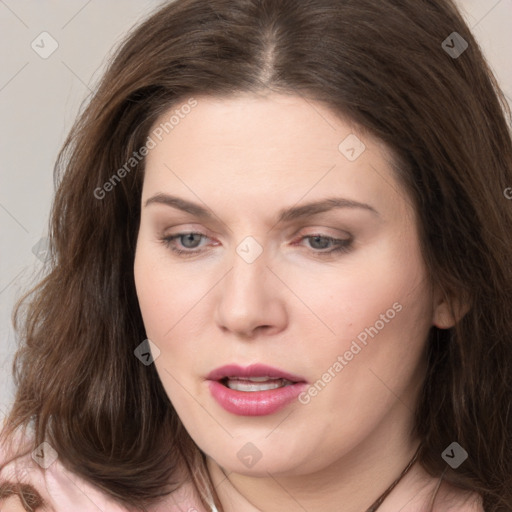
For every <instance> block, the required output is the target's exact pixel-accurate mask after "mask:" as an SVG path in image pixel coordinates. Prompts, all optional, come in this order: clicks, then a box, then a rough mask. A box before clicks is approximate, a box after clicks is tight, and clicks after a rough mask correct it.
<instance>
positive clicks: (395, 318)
mask: <svg viewBox="0 0 512 512" xmlns="http://www.w3.org/2000/svg"><path fill="white" fill-rule="evenodd" d="M183 104H184V105H186V104H187V103H185V102H184V103H183ZM188 105H193V107H183V108H181V109H180V107H179V105H178V106H175V107H173V108H172V109H171V110H170V111H169V113H168V114H166V115H164V116H162V118H161V119H159V120H158V122H157V123H156V124H155V126H154V127H153V131H152V133H151V134H150V137H151V138H152V140H153V142H154V144H153V143H152V144H151V146H154V147H152V149H150V151H149V154H148V156H147V165H146V171H145V178H144V187H143V193H142V213H141V223H140V231H139V235H138V242H137V250H136V259H135V280H136V287H137V294H138V299H139V303H140V308H141V311H142V315H143V318H144V323H145V327H146V333H147V337H148V338H149V339H150V340H151V342H152V343H153V344H154V346H156V347H158V351H156V350H155V351H154V355H155V356H157V357H156V359H155V363H154V364H155V365H156V370H157V372H158V374H159V376H160V379H161V381H162V383H163V386H164V388H165V390H166V392H167V394H168V396H169V398H170V400H171V402H172V404H173V405H174V407H175V409H176V411H177V413H178V415H179V417H180V418H181V421H182V422H183V424H184V426H185V428H186V429H187V431H188V432H189V433H190V435H191V437H192V438H193V439H194V441H195V442H196V443H197V445H198V446H199V447H200V448H201V449H202V450H203V451H204V452H205V453H206V454H208V455H209V456H211V457H212V458H213V459H214V460H215V461H216V462H217V463H218V464H219V465H220V466H222V467H223V468H225V469H227V470H229V471H235V472H238V473H244V474H252V475H266V473H267V472H271V473H273V474H283V475H284V474H290V475H292V474H306V473H310V472H312V471H315V470H321V469H322V468H326V467H328V466H330V465H332V464H334V463H336V461H339V460H342V459H343V458H346V459H347V458H349V457H352V456H354V455H356V454H357V453H362V451H366V453H370V452H371V453H376V452H377V451H378V449H379V447H381V446H385V445H389V443H392V442H393V439H394V437H393V436H395V437H396V436H397V435H400V436H402V437H401V439H402V442H403V440H404V438H403V436H404V435H409V432H410V427H411V424H412V416H413V410H414V403H415V400H416V398H417V393H418V389H419V387H420V386H421V382H422V380H423V377H424V370H425V361H424V360H425V357H424V354H425V352H424V348H425V341H426V338H427V334H428V331H429V328H430V327H431V325H432V323H433V319H434V314H435V305H434V301H433V297H432V295H431V293H430V288H429V286H428V283H427V280H426V272H425V268H424V264H423V261H422V255H421V253H420V248H419V239H418V233H417V229H416V218H415V212H414V209H413V207H412V205H411V202H410V201H409V200H408V197H407V196H406V194H405V192H404V190H403V188H402V186H401V185H400V184H399V183H398V182H397V180H396V178H395V176H394V175H393V171H392V169H391V166H390V163H389V161H390V154H389V153H388V152H387V151H386V148H385V147H383V146H382V145H381V144H379V143H378V142H377V141H376V140H374V139H373V138H371V137H369V136H367V135H362V134H359V133H357V132H356V131H355V130H354V129H353V128H352V126H351V125H350V124H348V123H347V122H344V121H342V120H340V119H339V118H337V117H335V116H334V114H333V113H332V112H331V111H330V110H329V109H327V108H326V107H325V106H323V105H322V104H320V103H316V102H313V101H309V100H308V101H306V100H304V99H302V98H301V97H299V96H284V95H277V94H274V93H273V94H270V95H268V96H266V97H263V96H256V95H249V94H244V95H238V96H232V97H228V98H207V97H197V98H196V99H195V101H189V103H188ZM176 110H177V111H178V114H179V115H178V114H176V115H175V118H174V121H169V119H170V117H171V115H172V114H173V113H175V111H176ZM166 122H168V124H167V125H165V123H166ZM166 132H167V133H166ZM160 139H161V140H160ZM361 143H363V144H364V146H362V145H361ZM187 233H197V234H195V235H193V234H192V235H191V234H188V235H187ZM177 251H182V252H181V253H179V252H177ZM142 341H143V340H141V342H142ZM254 365H256V366H254ZM269 367H270V368H269Z"/></svg>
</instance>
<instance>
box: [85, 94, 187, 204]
mask: <svg viewBox="0 0 512 512" xmlns="http://www.w3.org/2000/svg"><path fill="white" fill-rule="evenodd" d="M196 106H197V100H196V99H194V98H189V100H188V101H187V103H185V104H183V105H181V107H180V108H177V109H175V110H174V112H173V113H172V114H171V116H170V117H169V119H168V120H167V121H164V122H162V123H160V124H159V125H158V126H157V127H156V128H154V129H153V130H152V131H151V134H150V135H148V138H147V139H146V142H145V144H144V145H143V146H142V147H141V148H139V150H138V151H134V152H133V153H132V156H131V157H130V158H128V160H127V161H126V162H125V164H124V165H123V166H122V167H120V168H119V169H118V170H117V171H116V172H115V173H114V174H112V176H111V177H110V178H109V179H108V180H107V181H105V183H103V185H102V186H101V187H96V188H95V189H94V197H95V198H96V199H98V200H102V199H104V198H105V197H106V195H107V194H108V193H109V192H112V190H114V188H115V187H116V186H117V185H118V184H119V183H121V180H122V179H123V178H124V177H125V176H126V175H128V174H130V172H131V171H133V169H135V168H136V167H137V165H138V164H139V163H140V162H141V161H142V160H143V159H144V157H145V156H147V155H148V153H149V152H150V151H151V150H152V149H154V148H156V146H157V144H158V143H159V142H161V141H162V140H163V138H164V134H168V133H170V132H171V131H172V130H174V128H175V127H176V126H177V125H178V124H179V123H180V122H181V120H182V119H185V117H186V116H187V115H188V114H190V112H191V111H192V109H193V108H194V107H196Z"/></svg>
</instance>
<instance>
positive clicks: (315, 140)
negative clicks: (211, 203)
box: [144, 93, 403, 202]
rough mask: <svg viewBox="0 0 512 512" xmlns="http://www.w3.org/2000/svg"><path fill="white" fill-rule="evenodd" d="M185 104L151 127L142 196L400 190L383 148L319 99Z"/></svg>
mask: <svg viewBox="0 0 512 512" xmlns="http://www.w3.org/2000/svg"><path fill="white" fill-rule="evenodd" d="M187 104H191V102H190V101H188V102H187V100H186V99H185V100H184V101H183V102H182V103H181V104H180V103H178V104H176V105H174V106H173V107H171V108H170V109H169V110H168V112H166V113H165V114H164V115H162V116H161V117H160V118H159V119H158V120H157V121H156V122H155V124H154V125H153V127H152V129H151V133H150V136H151V137H152V138H153V140H154V141H155V147H154V148H153V149H152V150H151V151H150V152H149V154H148V156H147V157H146V173H145V183H144V189H145V191H146V193H145V194H144V195H145V196H146V198H147V195H148V194H149V193H153V194H154V193H157V192H171V191H175V190H176V189H180V190H182V191H183V192H184V193H185V194H186V196H188V197H189V198H191V199H192V198H193V195H191V192H192V193H194V192H195V193H196V195H199V192H201V193H202V194H206V195H207V196H208V197H214V196H215V197H218V199H219V201H220V200H224V201H225V200H226V198H227V200H228V201H230V202H232V201H236V200H237V198H239V199H242V198H249V197H252V198H254V197H266V198H269V197H270V196H272V194H274V193H276V196H277V195H278V196H279V199H280V201H281V202H282V200H283V199H285V200H286V199H287V198H289V201H290V202H296V201H298V200H299V199H300V195H305V194H307V195H308V196H309V197H308V199H314V198H318V197H320V196H325V195H326V194H331V193H332V192H333V191H336V192H340V193H341V192H343V193H345V194H346V195H348V196H349V197H351V198H353V199H355V200H359V201H364V202H368V201H369V200H370V199H373V200H374V201H375V200H376V201H377V202H379V201H380V202H382V201H383V200H384V199H385V198H386V197H388V199H390V198H391V196H392V195H393V194H394V195H395V196H396V195H397V194H398V195H399V196H402V195H403V191H402V190H401V187H400V186H399V184H398V183H397V182H396V180H395V178H394V176H393V174H394V173H393V170H392V167H391V152H390V151H389V150H388V149H387V148H386V147H385V146H384V145H383V144H382V143H381V142H380V141H378V140H377V139H375V138H373V137H371V136H369V135H367V134H364V135H363V134H362V133H360V132H359V131H358V130H356V128H355V127H354V125H353V123H350V122H349V121H348V120H344V119H342V118H340V117H338V116H336V115H335V114H334V112H332V111H331V110H330V109H329V108H328V107H326V106H325V105H323V104H321V103H318V102H314V101H312V100H308V99H305V98H303V97H300V96H292V95H290V96H288V95H281V94H275V93H272V94H268V95H266V96H258V95H255V94H239V95H236V96H228V97H207V96H197V97H195V99H194V103H192V104H195V106H193V107H191V108H188V107H187V108H184V106H186V105H187ZM277 192H279V194H277ZM196 199H197V197H196Z"/></svg>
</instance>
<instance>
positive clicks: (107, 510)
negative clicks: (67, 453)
mask: <svg viewBox="0 0 512 512" xmlns="http://www.w3.org/2000/svg"><path fill="white" fill-rule="evenodd" d="M20 441H21V438H18V439H17V441H16V442H15V443H14V446H16V447H17V450H18V451H19V452H20V453H23V452H24V451H26V450H23V446H22V445H23V444H24V443H22V442H20ZM13 455H15V453H13V450H12V449H9V447H7V445H6V444H5V443H4V444H1V443H0V464H3V463H5V461H7V460H9V459H10V458H11V457H12V456H13ZM55 457H57V458H56V459H55ZM45 466H47V467H46V468H45ZM5 482H10V483H12V484H16V483H21V484H28V485H31V486H32V487H34V488H35V489H36V491H37V492H38V493H39V494H40V496H41V498H42V499H43V500H44V502H45V504H46V507H47V508H46V509H45V510H50V511H52V512H70V511H80V512H129V511H130V509H129V508H126V507H124V506H122V505H120V504H119V503H118V502H116V501H114V500H113V499H112V498H110V497H109V496H107V495H106V494H105V493H104V492H103V491H102V490H101V489H99V488H97V487H95V486H93V485H91V484H89V483H87V482H85V481H84V480H83V479H81V478H80V477H78V476H77V475H76V474H75V473H71V472H70V471H68V470H67V469H66V468H65V467H64V466H63V465H62V464H61V463H60V461H59V459H58V455H57V454H56V452H55V451H54V450H53V449H52V448H51V447H50V446H49V445H46V446H45V445H41V447H40V448H39V447H38V449H36V450H34V451H33V452H29V453H28V454H27V455H23V456H18V457H17V458H16V459H14V460H13V461H12V462H11V463H9V464H8V465H7V466H5V467H4V468H3V469H2V470H1V471H0V485H1V484H4V483H5ZM0 505H1V502H0ZM0 510H1V508H0ZM211 511H213V512H216V509H215V508H212V509H211ZM211 511H210V510H206V509H205V508H204V506H203V505H201V502H200V500H199V499H198V497H197V494H196V493H195V491H194V489H193V487H192V485H191V484H186V485H183V486H182V487H181V488H180V489H179V490H177V491H175V492H174V493H172V494H170V495H169V496H167V497H165V498H164V499H162V500H161V501H159V502H158V504H157V505H155V506H153V507H151V508H149V509H148V512H211Z"/></svg>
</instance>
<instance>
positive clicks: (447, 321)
mask: <svg viewBox="0 0 512 512" xmlns="http://www.w3.org/2000/svg"><path fill="white" fill-rule="evenodd" d="M469 309H470V304H469V302H467V301H462V300H461V299H459V298H457V297H451V298H450V297H448V296H446V295H445V296H444V297H439V296H438V300H437V302H436V303H435V304H434V310H433V315H432V324H433V325H435V326H436V327H437V328H439V329H450V328H452V327H454V326H455V325H456V324H457V323H458V322H460V320H461V319H462V318H463V317H464V315H465V314H466V313H467V312H468V311H469Z"/></svg>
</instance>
